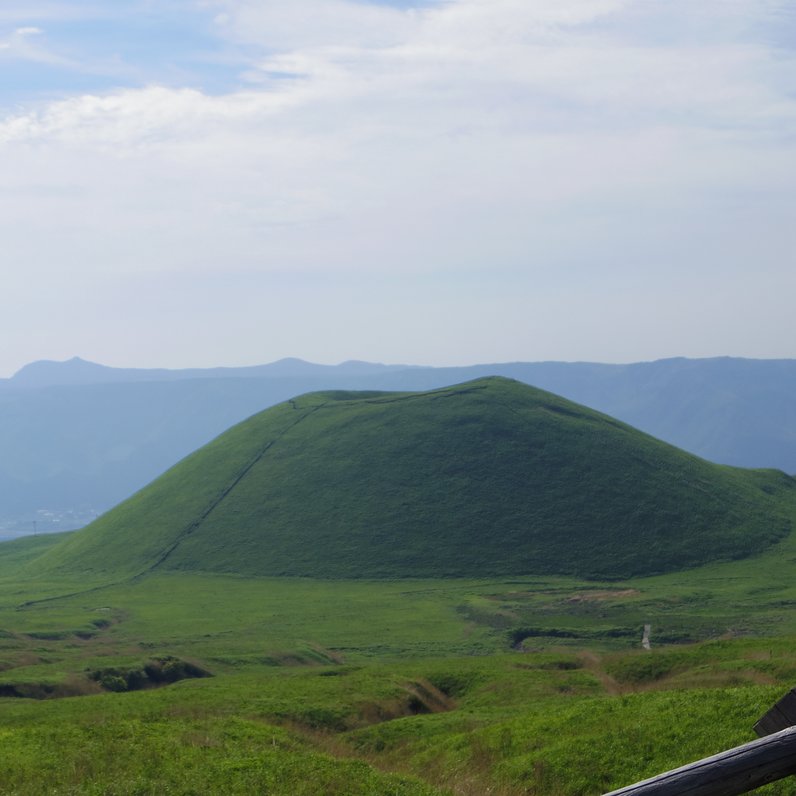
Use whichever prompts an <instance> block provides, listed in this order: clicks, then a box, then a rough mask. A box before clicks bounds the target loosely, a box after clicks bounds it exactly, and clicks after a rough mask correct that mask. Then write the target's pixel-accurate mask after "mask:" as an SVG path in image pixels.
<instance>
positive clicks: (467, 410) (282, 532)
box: [29, 378, 796, 578]
mask: <svg viewBox="0 0 796 796" xmlns="http://www.w3.org/2000/svg"><path fill="white" fill-rule="evenodd" d="M794 487H796V482H794V481H793V479H791V478H789V477H787V476H785V475H784V474H782V473H779V472H777V471H744V470H736V469H733V468H729V467H722V466H718V465H713V464H710V463H708V462H705V461H703V460H700V459H697V458H695V457H693V456H690V455H688V454H685V453H683V452H682V451H679V450H677V449H675V448H672V447H671V446H669V445H666V444H665V443H661V442H659V441H657V440H655V439H653V438H651V437H648V436H647V435H645V434H642V433H640V432H638V431H636V430H634V429H632V428H630V427H628V426H626V425H624V424H622V423H619V422H618V421H615V420H613V419H612V418H609V417H607V416H605V415H601V414H599V413H597V412H594V411H592V410H589V409H586V408H585V407H582V406H578V405H577V404H573V403H571V402H569V401H566V400H564V399H562V398H559V397H557V396H554V395H552V394H550V393H546V392H543V391H541V390H536V389H534V388H531V387H527V386H525V385H523V384H520V383H517V382H513V381H510V380H507V379H503V378H487V379H479V380H476V381H473V382H469V383H467V384H463V385H459V386H456V387H450V388H445V389H440V390H434V391H431V392H426V393H387V394H385V393H347V392H326V393H315V394H310V395H305V396H302V397H300V398H297V399H294V400H292V401H288V402H287V403H283V404H280V405H279V406H276V407H273V408H272V409H269V410H266V411H265V412H262V413H260V414H258V415H255V416H254V417H252V418H250V419H249V420H247V421H245V422H243V423H241V424H239V425H238V426H235V427H234V428H232V429H231V430H229V431H228V432H226V433H225V434H223V435H222V436H221V437H219V438H218V439H216V440H215V441H213V442H212V443H210V444H209V445H207V446H205V447H204V448H202V449H201V450H199V451H197V452H196V453H195V454H193V455H191V456H190V457H188V458H187V459H185V460H184V461H183V462H181V463H180V464H178V465H177V466H175V467H174V468H172V469H171V470H170V471H169V472H167V473H166V474H165V475H164V476H162V477H161V478H159V479H158V480H157V481H155V482H154V483H153V484H151V485H150V486H149V487H147V488H146V489H144V490H142V491H141V492H139V493H138V494H136V495H135V496H134V497H133V498H131V499H130V500H128V501H126V502H125V503H123V504H121V505H120V506H118V507H117V508H116V509H114V510H112V511H111V512H109V513H108V514H107V515H105V516H104V517H102V518H100V519H99V520H97V521H96V522H94V523H92V524H91V525H90V526H88V527H87V528H86V529H84V530H83V531H80V532H78V533H76V534H74V535H72V536H71V537H70V538H69V539H68V540H66V541H65V542H64V543H63V544H62V545H59V546H57V547H54V548H52V549H51V550H49V551H48V552H47V553H45V554H44V555H43V556H42V558H41V559H39V560H38V561H37V562H34V564H32V565H30V567H31V568H30V570H29V571H30V572H31V574H33V573H35V572H43V571H47V572H52V571H53V570H58V571H62V572H71V573H76V572H105V573H108V574H109V575H113V576H133V575H136V574H141V573H144V572H149V571H153V570H155V569H161V570H163V569H165V570H168V569H178V570H203V571H216V572H234V573H240V574H245V575H294V576H309V577H332V578H341V577H346V578H350V577H421V576H422V577H439V576H492V575H511V574H528V573H560V574H577V575H582V576H601V577H619V576H628V575H632V574H647V573H654V572H662V571H666V570H673V569H678V568H681V567H686V566H693V565H697V564H700V563H703V562H706V561H711V560H717V559H722V558H738V557H743V556H747V555H751V554H753V553H755V552H758V551H760V550H762V549H764V548H765V547H767V546H768V545H770V544H771V543H773V542H774V541H776V540H777V539H779V538H781V537H782V536H783V535H784V534H786V533H787V532H788V531H789V530H790V516H791V512H792V508H793V496H794V491H795V489H794Z"/></svg>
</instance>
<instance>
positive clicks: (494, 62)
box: [0, 0, 796, 358]
mask: <svg viewBox="0 0 796 796" xmlns="http://www.w3.org/2000/svg"><path fill="white" fill-rule="evenodd" d="M706 2H709V0H706ZM710 2H712V0H710ZM212 6H213V7H214V10H215V11H216V12H217V13H218V15H219V17H218V25H219V29H220V30H222V31H223V35H224V36H225V37H227V41H228V42H230V43H231V44H232V43H236V42H237V43H245V45H246V47H248V48H253V50H247V51H252V52H253V53H254V55H253V56H252V63H251V66H250V73H251V75H250V77H251V80H250V82H249V83H248V85H247V87H245V88H241V89H239V90H237V91H233V92H230V93H227V94H220V95H209V94H207V93H203V92H201V91H198V90H195V89H168V88H164V87H162V86H154V85H153V86H150V87H146V88H142V89H135V90H133V89H128V90H125V91H118V92H111V93H108V94H106V95H103V96H93V95H84V96H78V97H73V98H70V99H67V100H64V101H61V102H57V103H52V104H49V105H47V106H45V107H42V108H40V109H34V110H30V111H28V112H25V113H21V114H16V115H14V116H11V117H9V118H7V119H5V120H4V121H3V122H2V123H0V158H2V160H3V174H4V184H3V186H2V187H0V210H2V213H0V237H1V238H2V239H3V241H4V246H5V248H6V250H7V251H14V253H15V255H14V265H15V268H18V269H20V271H19V272H18V274H21V273H22V271H21V269H22V268H23V267H24V269H25V274H26V276H24V277H22V276H19V275H14V274H8V275H5V274H4V285H5V286H6V287H5V288H4V290H6V293H7V295H13V291H14V289H16V290H20V291H23V290H25V289H26V288H25V287H24V284H25V283H26V281H30V279H31V276H30V275H31V274H33V275H35V278H36V280H37V281H45V280H50V282H49V283H50V284H52V283H54V282H57V283H58V284H63V286H64V290H65V291H67V292H69V290H70V288H69V284H70V283H78V284H80V283H83V284H99V283H101V282H102V280H103V279H110V278H111V277H115V278H123V279H128V280H133V281H134V280H135V279H136V278H138V277H140V275H141V274H145V273H146V274H150V275H151V276H152V278H154V276H155V275H157V274H163V273H167V272H170V273H172V274H174V275H177V276H179V275H181V274H191V275H192V278H197V279H204V278H209V275H211V274H214V273H218V272H228V273H230V272H231V273H235V274H238V275H246V274H253V275H262V274H266V275H269V274H270V275H273V276H274V278H275V279H283V278H286V277H285V274H290V273H298V274H304V275H307V274H311V275H313V278H314V279H325V278H332V279H341V280H343V281H345V280H346V279H347V278H349V276H350V275H351V274H358V275H360V277H362V278H364V277H365V275H373V274H380V275H381V277H380V278H384V279H387V278H393V277H394V276H395V275H396V274H398V275H400V278H402V279H407V280H415V283H416V284H417V289H418V290H422V289H423V287H422V285H423V284H429V283H432V284H436V283H437V282H436V280H443V279H448V278H450V279H454V277H453V276H452V275H454V274H458V275H459V277H460V278H463V279H465V283H467V279H466V277H467V275H468V274H469V275H473V274H482V275H483V274H494V282H493V283H494V285H495V286H500V285H503V289H504V290H505V291H506V295H505V296H504V298H505V299H506V306H507V307H509V306H511V307H514V309H512V310H511V312H512V313H513V314H512V315H511V317H512V318H515V317H516V319H517V323H520V319H521V316H522V307H521V306H520V305H522V303H523V297H527V302H528V306H532V307H534V308H535V311H536V312H539V313H542V314H544V316H545V317H547V316H548V315H549V313H550V312H551V310H550V309H549V308H550V307H551V306H554V305H555V304H556V302H555V297H557V296H558V297H560V296H561V295H562V292H564V290H565V287H566V289H567V290H570V291H573V295H576V294H577V295H580V298H575V299H573V301H575V302H576V303H578V302H580V303H579V304H578V306H581V305H582V306H585V305H586V304H587V303H588V294H587V292H582V293H581V294H579V293H578V291H579V290H580V291H587V288H589V289H592V290H593V291H595V292H594V293H593V295H602V296H605V294H606V292H608V293H610V292H611V291H615V292H617V295H619V294H621V291H623V290H634V291H636V299H635V300H636V301H638V302H639V303H640V305H643V306H647V305H646V304H645V303H644V301H645V299H644V300H643V299H642V296H643V295H644V291H643V289H642V282H644V283H645V284H646V286H647V291H648V292H649V291H658V292H659V293H660V295H666V296H668V295H669V294H670V293H672V292H676V291H673V289H672V284H673V282H674V283H677V281H678V280H679V279H682V280H684V282H683V284H686V283H687V284H688V285H689V288H688V289H689V290H696V291H699V290H706V289H708V286H709V285H710V284H711V283H712V282H713V281H715V280H717V279H722V280H723V281H724V283H725V285H728V286H729V287H727V290H728V291H729V292H730V293H732V291H733V290H735V291H736V292H737V293H738V295H741V294H742V293H743V284H744V279H745V278H746V277H745V274H746V270H745V269H747V268H748V263H749V262H750V260H751V259H755V252H757V253H758V254H759V256H758V257H757V258H756V259H755V267H756V269H757V270H758V272H759V273H760V274H761V275H764V277H763V276H761V278H767V279H768V280H769V282H770V284H774V285H779V286H780V288H781V290H780V293H781V294H782V295H786V294H787V292H786V291H785V285H784V283H783V280H784V279H787V278H788V277H787V276H786V275H785V273H784V271H783V265H782V262H783V261H782V256H781V252H783V251H789V250H790V248H791V247H792V245H793V243H794V240H793V235H794V233H793V231H792V225H791V223H790V222H789V221H788V220H787V214H788V210H787V208H789V207H790V206H791V204H792V201H793V198H794V197H793V193H794V176H796V175H794V173H793V169H794V163H796V157H795V155H796V153H795V152H794V144H793V142H792V140H791V138H790V131H791V130H792V125H793V121H794V113H795V112H796V104H795V103H794V100H793V96H794V94H793V88H794V86H793V81H794V77H793V76H794V75H796V69H794V66H796V64H794V63H793V57H792V55H791V54H788V53H787V52H782V51H780V50H774V49H772V48H771V47H769V46H768V45H767V43H766V41H765V38H764V37H763V38H761V37H759V36H756V35H754V31H753V30H752V28H754V26H755V25H756V24H762V23H760V16H759V14H758V13H757V11H756V10H755V9H756V4H755V3H752V2H751V0H749V1H748V2H747V0H733V2H732V8H733V10H734V14H733V23H732V25H731V26H730V28H729V29H728V30H726V31H725V32H724V33H723V34H722V35H721V36H718V37H717V36H716V35H715V31H708V32H706V33H702V32H700V31H701V29H702V28H703V27H704V19H703V13H704V11H703V10H701V9H702V8H703V7H702V6H700V9H694V5H693V4H688V5H684V4H682V3H680V2H677V3H673V4H672V6H671V9H673V10H666V9H664V8H663V7H662V5H661V4H658V3H649V2H643V1H639V2H631V0H601V1H598V0H560V1H559V2H556V3H551V2H548V0H458V1H457V2H449V3H445V4H440V5H435V6H431V7H426V8H423V9H414V10H411V11H406V10H398V9H395V8H390V7H386V6H363V5H362V4H361V3H352V2H344V0H304V2H299V1H298V0H293V2H256V3H255V2H251V1H250V0H239V1H238V0H225V1H224V2H214V3H212ZM761 8H763V11H762V13H764V14H771V13H775V12H776V11H777V9H778V8H779V6H777V4H776V3H774V2H768V3H766V4H764V7H763V6H761ZM714 13H715V15H716V18H718V14H719V12H718V6H716V7H715V10H714ZM668 15H679V18H678V19H675V20H672V19H671V18H670V16H668ZM631 17H633V19H632V25H631V24H630V22H631ZM639 20H641V21H639ZM680 23H682V25H681V24H680ZM686 23H688V24H686ZM667 26H668V28H673V29H675V30H677V29H679V27H682V28H684V29H685V28H688V31H689V33H688V35H687V36H682V37H679V38H678V37H677V36H668V37H667V39H666V40H665V41H657V40H656V41H654V42H650V41H647V40H646V38H647V37H646V35H645V34H649V35H650V36H651V37H652V38H655V36H653V33H654V31H653V28H654V29H655V31H658V32H660V31H662V30H665V29H667ZM655 35H657V33H656V34H655ZM230 46H231V45H230ZM285 75H293V76H294V77H287V78H285V77H284V76H285ZM750 197H751V198H750ZM64 273H68V274H69V278H63V277H59V278H58V279H56V278H55V275H56V274H61V275H63V274H64ZM346 275H349V276H346ZM640 275H641V276H640ZM642 277H643V278H642ZM175 278H176V277H175ZM241 278H242V277H241ZM59 280H60V281H59ZM476 281H478V280H476ZM579 286H580V287H579ZM598 288H599V289H598ZM478 289H479V290H483V286H482V285H480V286H479V288H478ZM497 289H498V288H497V287H495V290H497ZM462 290H464V288H462ZM460 292H461V291H460ZM531 293H533V296H531ZM509 296H511V297H512V298H511V301H509V300H508V297H509ZM142 300H143V299H142ZM461 300H462V304H461V306H467V307H468V308H469V309H472V308H473V307H474V306H475V305H477V303H478V301H477V297H476V296H475V295H470V296H467V297H465V296H464V295H462V296H461ZM631 300H632V299H631ZM667 300H669V299H668V298H667ZM779 300H780V299H779V298H777V299H776V301H779ZM782 300H783V301H784V299H782ZM606 301H607V299H606ZM617 301H620V299H612V300H611V302H612V306H613V304H615V303H616V302H617ZM672 301H674V299H672ZM515 303H516V304H517V306H516V307H515V306H514V304H515ZM499 304H500V300H498V299H495V301H494V305H495V306H498V305H499ZM315 309H316V310H317V309H318V308H317V306H316V307H315ZM689 311H692V310H689ZM728 313H729V311H728ZM727 322H728V323H729V320H728V321H727ZM692 326H693V324H692ZM722 328H723V327H722ZM619 336H621V335H620V333H619V332H618V331H617V332H616V333H615V335H614V337H616V338H617V339H618V337H619ZM662 353H665V352H662ZM671 353H676V352H671ZM348 354H351V355H355V354H356V352H352V351H348V352H346V355H348ZM584 356H585V355H584ZM497 358H499V357H497Z"/></svg>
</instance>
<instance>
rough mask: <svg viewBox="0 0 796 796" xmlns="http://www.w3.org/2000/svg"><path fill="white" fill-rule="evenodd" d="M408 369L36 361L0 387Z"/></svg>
mask: <svg viewBox="0 0 796 796" xmlns="http://www.w3.org/2000/svg"><path fill="white" fill-rule="evenodd" d="M405 369H410V366H408V365H381V364H375V363H371V362H360V361H358V360H348V361H346V362H342V363H340V364H339V365H316V364H314V363H312V362H306V361H305V360H303V359H297V358H295V357H286V358H284V359H279V360H277V361H276V362H269V363H268V364H265V365H250V366H243V367H217V368H184V369H178V370H169V369H167V368H113V367H109V366H107V365H99V364H97V363H96V362H89V361H88V360H85V359H81V358H80V357H73V358H72V359H68V360H66V361H63V362H58V361H54V360H47V359H43V360H39V361H37V362H31V363H30V364H28V365H25V366H24V367H22V368H20V369H19V370H18V371H17V372H16V373H15V374H14V375H13V376H12V377H11V378H9V379H0V388H2V387H4V386H5V387H22V388H31V387H33V388H36V387H55V386H64V385H76V384H82V385H88V384H118V383H127V382H139V381H181V380H183V379H238V378H246V379H256V378H295V377H302V376H318V375H320V374H323V373H337V374H360V375H361V374H365V373H383V372H387V371H394V370H405Z"/></svg>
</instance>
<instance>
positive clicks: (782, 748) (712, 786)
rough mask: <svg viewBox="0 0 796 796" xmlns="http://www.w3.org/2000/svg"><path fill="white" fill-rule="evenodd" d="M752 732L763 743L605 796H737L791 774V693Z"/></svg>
mask: <svg viewBox="0 0 796 796" xmlns="http://www.w3.org/2000/svg"><path fill="white" fill-rule="evenodd" d="M755 731H756V732H757V734H758V735H763V736H765V737H763V738H760V739H759V740H757V741H751V742H750V743H747V744H744V745H743V746H737V747H735V749H730V750H729V751H727V752H721V753H720V754H717V755H713V756H712V757H706V758H705V759H704V760H698V761H697V762H696V763H689V764H688V765H687V766H682V767H681V768H676V769H674V770H673V771H667V772H666V773H665V774H660V775H658V776H657V777H652V779H647V780H644V781H643V782H637V783H636V784H635V785H629V786H628V787H626V788H620V789H619V790H614V791H611V793H609V794H605V796H736V795H737V794H741V793H748V792H749V791H751V790H754V789H755V788H759V787H761V786H763V785H767V784H768V783H769V782H774V781H776V780H778V779H783V778H784V777H789V776H791V775H793V774H796V689H794V690H793V691H790V692H789V693H788V694H787V695H786V696H784V697H783V698H782V699H781V700H780V701H779V702H777V704H776V705H774V707H773V708H771V710H769V711H768V713H766V715H765V716H763V718H761V719H760V721H758V722H757V724H755Z"/></svg>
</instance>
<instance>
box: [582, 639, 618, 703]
mask: <svg viewBox="0 0 796 796" xmlns="http://www.w3.org/2000/svg"><path fill="white" fill-rule="evenodd" d="M578 658H579V659H580V661H581V663H583V668H584V669H586V670H587V671H589V672H591V673H592V674H593V675H594V676H595V677H596V678H597V679H598V680H599V681H600V684H601V685H602V687H603V688H604V689H605V692H606V693H607V694H610V695H611V696H619V695H620V694H624V693H625V689H624V688H623V687H622V686H621V685H620V684H619V683H618V682H617V681H616V680H614V678H613V677H611V675H610V674H608V672H606V671H605V669H603V666H602V659H601V658H600V656H599V655H597V653H595V652H591V651H590V650H586V651H584V652H581V653H580V655H579V656H578Z"/></svg>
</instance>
